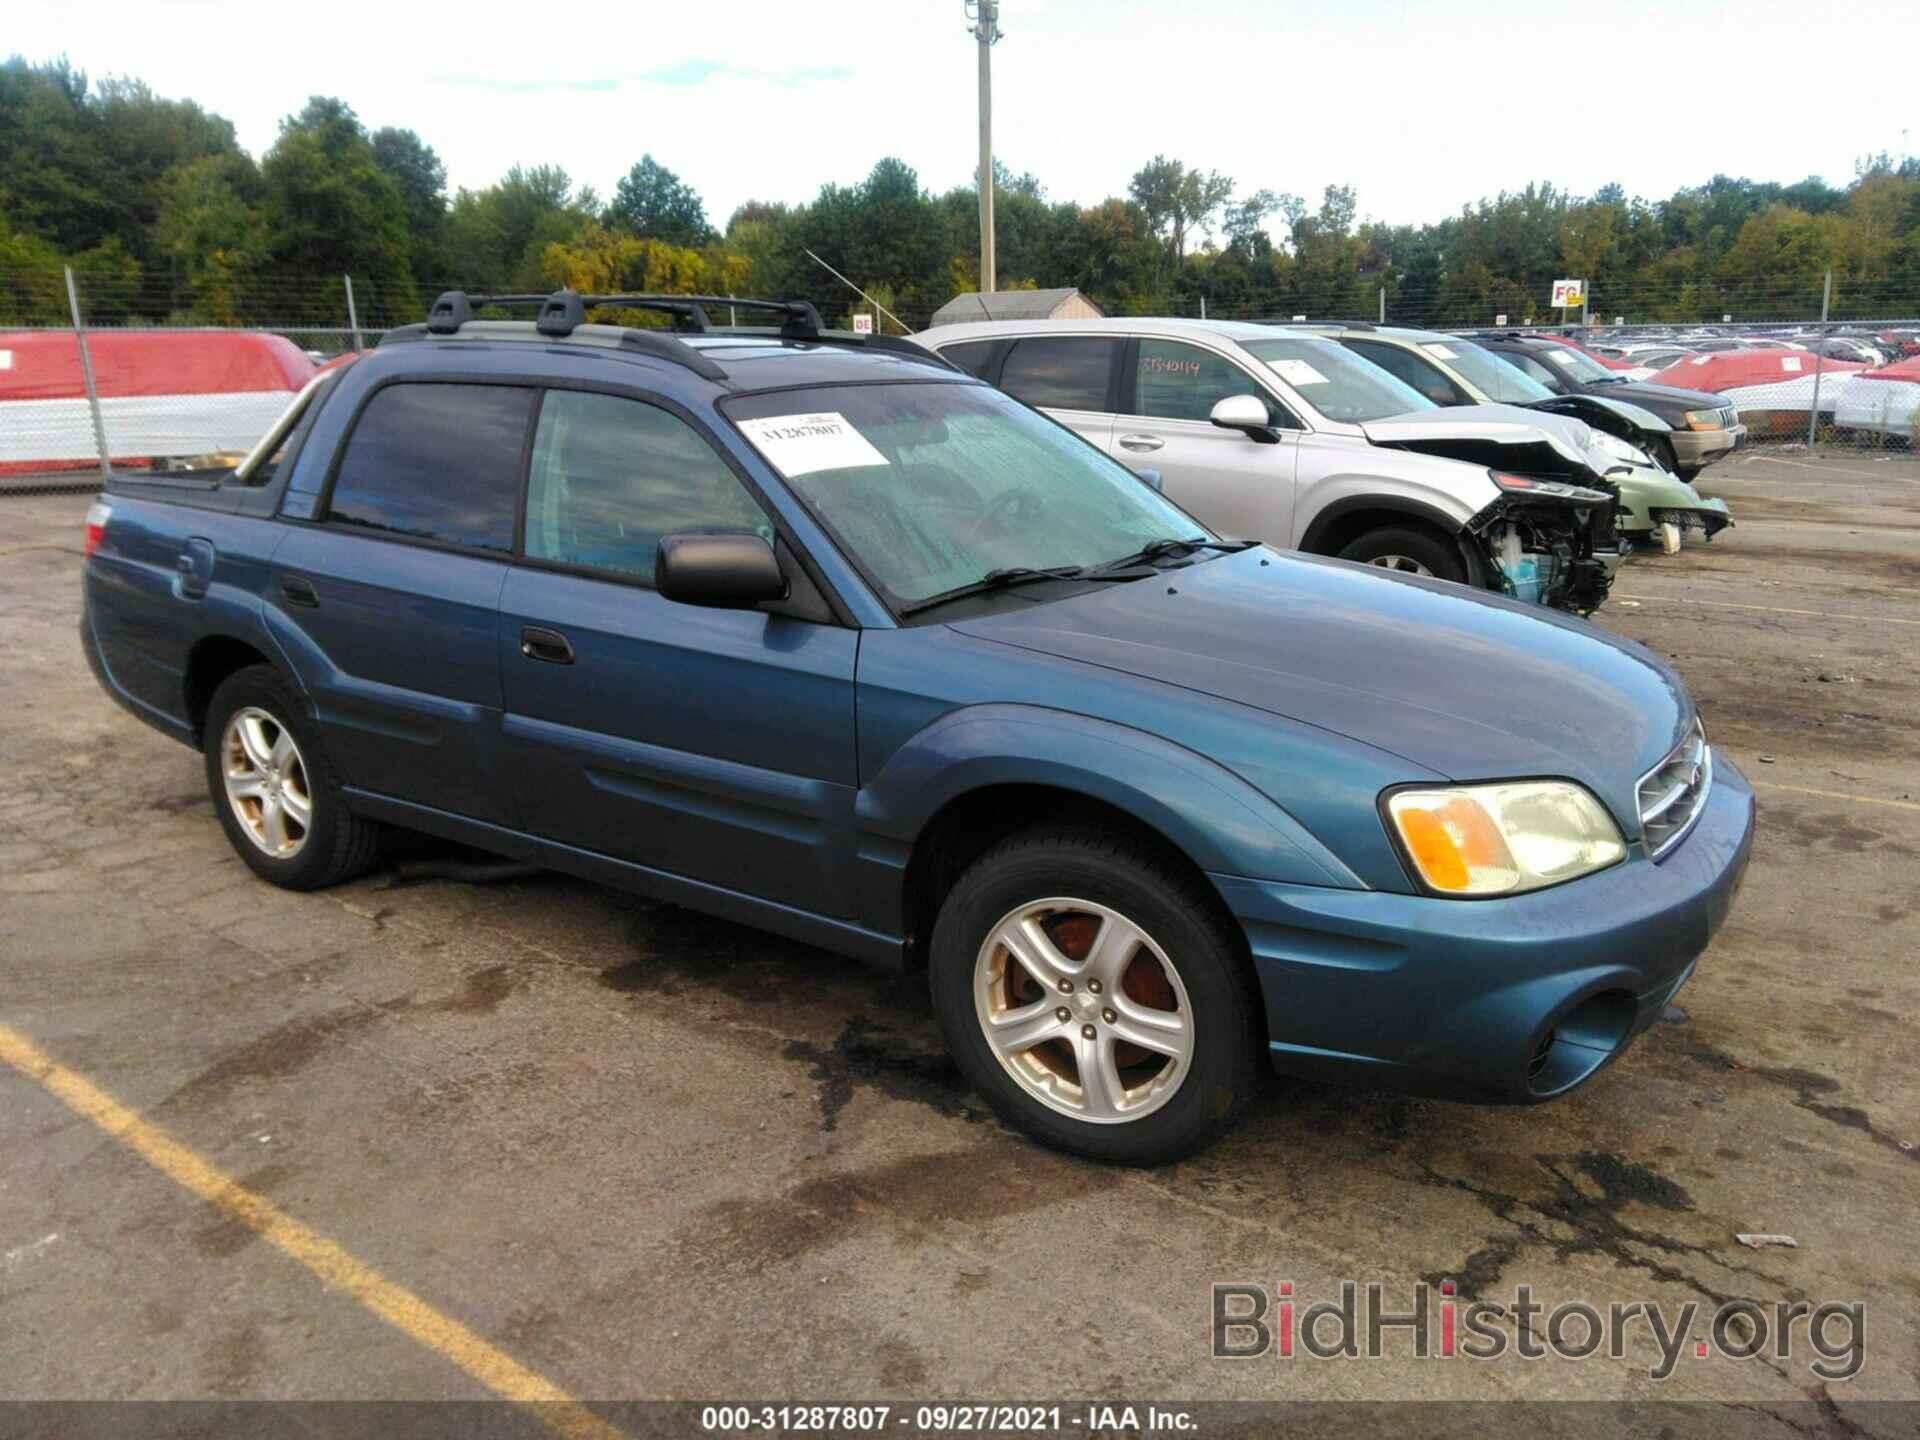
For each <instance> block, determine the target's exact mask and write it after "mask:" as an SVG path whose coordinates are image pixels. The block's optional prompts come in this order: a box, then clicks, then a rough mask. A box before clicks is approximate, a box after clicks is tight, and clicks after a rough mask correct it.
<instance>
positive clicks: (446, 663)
mask: <svg viewBox="0 0 1920 1440" xmlns="http://www.w3.org/2000/svg"><path fill="white" fill-rule="evenodd" d="M534 394H535V392H534V391H533V390H532V389H530V388H528V387H526V386H520V385H491V384H478V383H460V384H449V383H444V382H420V381H399V382H396V383H392V384H388V385H384V386H382V387H380V388H379V389H377V390H374V391H373V392H372V393H371V394H370V395H369V396H368V397H367V399H366V400H365V402H364V403H363V405H362V406H361V409H360V412H359V414H358V416H357V417H356V418H355V419H354V421H353V425H352V429H351V430H350V431H349V433H348V435H347V438H346V442H345V444H344V446H343V447H342V448H341V450H340V453H339V456H338V459H337V461H336V464H335V469H334V473H333V475H332V477H331V479H330V480H329V482H328V485H327V488H326V494H325V496H324V498H323V503H322V508H321V509H320V512H319V517H320V518H319V519H318V520H317V521H316V522H314V523H310V524H297V523H290V524H288V525H287V527H286V528H287V536H286V539H285V540H284V541H283V542H282V543H281V545H280V546H279V548H278V549H277V550H275V551H274V554H273V559H272V563H271V572H270V574H269V576H268V578H267V583H266V587H265V595H264V599H265V604H266V614H267V620H268V624H269V628H270V629H272V631H273V632H274V635H275V637H276V638H277V639H278V640H279V641H280V644H281V647H282V649H283V650H284V651H285V653H286V654H287V656H288V658H289V660H290V662H291V663H292V665H293V667H294V670H295V671H296V673H297V674H298V675H299V677H300V679H301V681H302V683H303V684H304V685H305V686H306V688H307V691H308V693H309V694H310V695H311V696H312V697H313V700H314V704H315V708H316V711H317V714H318V719H319V723H320V726H321V730H322V733H323V735H324V736H325V739H326V745H327V753H328V755H329V756H330V757H331V759H332V760H333V762H334V764H335V765H336V766H337V767H338V768H339V769H340V771H341V772H342V775H343V776H344V778H345V779H346V781H347V783H348V784H349V785H352V786H354V787H356V788H359V789H363V790H369V791H372V792H374V793H376V794H380V795H386V796H391V797H394V798H396V799H400V800H407V801H411V802H413V803H415V804H419V805H426V806H431V807H432V808H434V809H438V810H448V811H452V812H453V813H455V814H459V815H466V816H471V817H473V818H475V819H480V820H486V821H490V822H492V823H496V824H511V823H512V821H513V810H512V806H511V803H510V801H509V800H508V798H507V795H506V790H505V787H504V786H503V785H502V784H501V783H500V778H499V775H498V772H497V771H496V769H495V763H494V762H495V760H496V759H497V749H496V745H497V738H498V731H499V719H500V704H501V693H500V663H499V657H498V654H497V650H496V645H495V639H494V635H495V629H496V623H497V622H496V612H497V609H498V606H499V600H500V587H501V586H502V585H503V584H504V583H505V581H506V577H507V562H508V557H509V556H510V554H511V553H512V550H513V536H514V523H515V517H516V512H517V508H518V504H519V495H520V475H521V470H522V467H523V464H524V461H525V454H526V446H527V440H528V437H529V434H530V430H531V422H532V418H533V401H534Z"/></svg>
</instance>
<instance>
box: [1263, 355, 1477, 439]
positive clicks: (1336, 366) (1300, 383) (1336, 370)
mask: <svg viewBox="0 0 1920 1440" xmlns="http://www.w3.org/2000/svg"><path fill="white" fill-rule="evenodd" d="M1240 348H1241V349H1242V350H1244V351H1246V352H1247V353H1248V354H1249V355H1251V356H1253V358H1254V359H1256V360H1258V361H1260V362H1262V363H1263V364H1265V365H1266V366H1267V368H1268V369H1270V370H1272V371H1273V373H1274V374H1276V375H1278V376H1279V377H1280V378H1281V379H1282V380H1284V381H1286V382H1287V384H1289V385H1291V386H1292V387H1293V388H1294V390H1295V391H1297V392H1298V393H1299V396H1300V398H1301V399H1302V400H1305V401H1306V402H1307V403H1308V404H1309V405H1311V406H1312V407H1313V408H1314V409H1315V410H1317V411H1319V412H1320V413H1321V414H1322V415H1324V416H1326V418H1327V419H1329V420H1344V421H1346V422H1348V423H1350V424H1355V425H1357V424H1359V423H1361V422H1362V421H1366V420H1379V419H1383V418H1384V417H1386V416H1388V415H1405V414H1407V413H1408V412H1409V411H1413V410H1434V409H1437V408H1439V407H1437V406H1436V405H1435V404H1434V403H1433V402H1432V401H1431V400H1429V399H1427V397H1426V396H1424V395H1422V394H1421V393H1420V392H1419V391H1418V390H1416V389H1414V388H1413V387H1412V386H1411V385H1409V384H1407V383H1406V381H1404V380H1401V379H1399V378H1398V377H1397V376H1393V375H1389V374H1388V373H1387V372H1386V371H1384V370H1382V369H1381V368H1380V367H1379V366H1378V365H1375V364H1374V363H1373V362H1372V361H1371V360H1363V359H1362V358H1361V357H1360V356H1358V355H1356V354H1354V353H1353V352H1352V351H1351V350H1349V349H1347V348H1346V347H1345V346H1342V345H1338V344H1335V343H1334V342H1333V341H1331V340H1300V339H1285V340H1242V341H1241V342H1240Z"/></svg>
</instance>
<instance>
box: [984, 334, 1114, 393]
mask: <svg viewBox="0 0 1920 1440" xmlns="http://www.w3.org/2000/svg"><path fill="white" fill-rule="evenodd" d="M1120 345H1121V342H1120V341H1118V340H1105V339H1101V338H1099V337H1098V336H1087V335H1081V336H1068V335H1062V336H1058V337H1056V336H1044V337H1034V338H1030V339H1026V340H1016V341H1014V342H1013V349H1012V350H1010V351H1009V352H1008V353H1007V362H1006V364H1005V365H1004V366H1002V367H1001V370H1000V388H1001V389H1002V390H1004V391H1006V392H1007V393H1008V394H1009V395H1011V396H1013V397H1014V398H1015V399H1017V400H1024V401H1026V402H1027V404H1029V405H1031V406H1033V407H1034V408H1035V409H1037V410H1105V409H1107V408H1108V406H1107V396H1108V395H1109V394H1110V393H1111V391H1112V385H1113V372H1114V369H1115V367H1116V366H1118V365H1119V363H1120Z"/></svg>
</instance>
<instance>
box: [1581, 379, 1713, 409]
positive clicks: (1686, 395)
mask: <svg viewBox="0 0 1920 1440" xmlns="http://www.w3.org/2000/svg"><path fill="white" fill-rule="evenodd" d="M1595 398H1596V399H1620V400H1626V401H1629V402H1631V403H1632V404H1635V405H1658V406H1661V407H1663V408H1665V409H1669V410H1670V409H1673V408H1675V407H1676V406H1677V407H1680V408H1682V409H1686V410H1718V409H1719V408H1720V407H1721V406H1722V405H1723V404H1725V403H1726V402H1725V401H1724V400H1722V399H1721V398H1720V397H1719V396H1718V395H1710V394H1708V393H1707V392H1706V391H1705V390H1686V389H1682V388H1681V387H1680V386H1678V385H1658V384H1654V383H1652V382H1650V381H1646V380H1633V381H1629V382H1628V383H1627V384H1625V385H1605V386H1602V387H1601V389H1600V390H1599V392H1598V393H1597V394H1596V396H1595Z"/></svg>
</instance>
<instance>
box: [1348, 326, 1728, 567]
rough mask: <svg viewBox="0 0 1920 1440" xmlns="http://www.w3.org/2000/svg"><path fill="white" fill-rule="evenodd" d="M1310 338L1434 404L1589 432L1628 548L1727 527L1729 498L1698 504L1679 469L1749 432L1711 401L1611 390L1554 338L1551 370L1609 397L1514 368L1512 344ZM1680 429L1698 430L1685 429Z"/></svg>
mask: <svg viewBox="0 0 1920 1440" xmlns="http://www.w3.org/2000/svg"><path fill="white" fill-rule="evenodd" d="M1315 333H1320V334H1328V335H1333V336H1336V337H1337V338H1338V339H1339V340H1340V342H1341V343H1342V344H1343V345H1345V346H1346V347H1347V348H1348V349H1349V350H1351V351H1353V352H1354V353H1355V354H1357V355H1361V356H1364V357H1365V358H1366V359H1368V360H1371V361H1372V362H1373V363H1374V364H1376V365H1378V366H1379V367H1380V368H1381V369H1383V370H1387V371H1391V372H1392V373H1393V374H1394V375H1396V376H1398V377H1399V378H1400V379H1402V380H1404V381H1406V382H1407V384H1409V385H1411V386H1412V387H1413V388H1414V389H1416V390H1418V391H1419V392H1420V393H1421V394H1422V395H1424V396H1426V397H1427V399H1429V400H1431V401H1432V402H1433V403H1434V404H1436V405H1440V406H1444V407H1449V408H1451V407H1455V406H1469V405H1473V406H1484V405H1506V406H1519V407H1520V408H1521V409H1525V410H1533V411H1539V412H1543V413H1546V414H1551V415H1562V416H1566V417H1569V418H1571V419H1574V420H1578V421H1580V422H1581V423H1583V424H1585V425H1586V426H1588V427H1589V428H1590V429H1591V430H1593V431H1594V433H1595V437H1596V443H1597V444H1598V445H1599V446H1600V447H1601V448H1602V449H1604V450H1606V451H1607V452H1608V453H1609V454H1611V455H1612V456H1613V457H1614V460H1615V461H1616V462H1617V464H1618V466H1619V468H1618V469H1617V470H1616V471H1615V472H1614V474H1613V480H1614V482H1615V484H1616V485H1617V487H1618V488H1619V491H1620V508H1619V510H1618V512H1617V513H1616V515H1615V517H1614V523H1615V525H1616V527H1617V528H1618V529H1619V531H1620V534H1621V537H1622V538H1623V539H1624V540H1626V541H1627V543H1628V544H1629V545H1630V546H1639V545H1646V544H1649V543H1658V544H1659V545H1660V547H1661V548H1662V549H1664V550H1665V551H1666V552H1667V553H1668V554H1669V555H1673V554H1677V553H1678V552H1679V550H1680V546H1681V542H1682V539H1683V538H1684V537H1685V536H1686V535H1687V534H1688V533H1689V532H1697V533H1698V534H1699V536H1700V538H1701V539H1703V540H1711V539H1712V538H1713V537H1714V536H1715V535H1716V534H1718V533H1719V532H1720V531H1721V530H1724V529H1725V528H1726V527H1727V526H1729V525H1731V524H1733V516H1732V514H1731V513H1730V512H1729V511H1728V509H1727V502H1726V501H1724V500H1721V499H1718V498H1716V499H1711V500H1709V499H1706V498H1703V497H1702V496H1701V494H1700V492H1699V491H1697V490H1695V489H1694V488H1693V485H1692V484H1691V479H1692V476H1691V475H1688V474H1686V473H1685V472H1684V471H1683V469H1682V468H1681V467H1682V466H1683V464H1684V463H1685V462H1688V461H1691V462H1692V464H1693V467H1694V472H1695V473H1697V472H1698V467H1699V466H1700V465H1702V464H1705V463H1706V461H1705V460H1704V459H1702V458H1701V457H1702V456H1703V455H1717V454H1719V453H1721V450H1720V449H1719V448H1717V447H1721V446H1725V447H1731V446H1733V445H1735V444H1737V443H1738V442H1739V441H1740V440H1741V439H1742V438H1743V437H1744V436H1745V434H1746V429H1745V427H1744V426H1742V425H1740V423H1739V415H1738V413H1737V412H1736V411H1735V410H1734V409H1733V407H1731V406H1728V405H1725V404H1723V403H1722V402H1721V401H1720V400H1719V398H1718V397H1716V396H1713V395H1702V394H1697V393H1694V394H1690V393H1689V392H1685V391H1681V390H1673V389H1668V388H1666V387H1660V386H1641V385H1631V384H1628V383H1627V382H1625V381H1618V383H1617V384H1616V383H1615V382H1616V381H1617V380H1618V377H1615V376H1612V375H1611V374H1610V372H1608V371H1606V370H1604V369H1602V367H1601V366H1599V365H1597V364H1595V363H1594V362H1593V361H1591V360H1589V359H1587V357H1586V356H1584V355H1582V354H1581V353H1580V352H1579V351H1578V350H1574V349H1571V348H1569V347H1568V346H1565V345H1561V344H1556V343H1552V342H1545V341H1543V342H1540V345H1541V348H1542V349H1543V350H1544V351H1545V352H1547V358H1548V359H1549V360H1551V361H1552V363H1553V367H1554V368H1555V369H1558V370H1571V369H1572V368H1573V367H1588V369H1589V370H1591V371H1592V372H1594V373H1597V374H1598V375H1600V376H1601V377H1602V382H1601V383H1604V384H1605V385H1606V386H1607V387H1608V391H1607V393H1605V394H1601V393H1597V386H1596V387H1592V388H1581V387H1564V388H1562V387H1556V386H1553V385H1549V384H1546V383H1543V382H1542V381H1541V380H1540V379H1538V378H1536V377H1535V375H1534V374H1533V373H1532V370H1531V369H1529V368H1528V367H1527V366H1523V365H1516V364H1515V363H1513V357H1512V356H1511V355H1510V354H1508V353H1507V351H1508V350H1509V349H1511V347H1510V346H1504V345H1503V344H1502V342H1500V341H1489V343H1487V344H1484V345H1483V344H1481V343H1479V340H1478V339H1469V338H1466V337H1464V336H1460V335H1449V334H1443V333H1441V332H1440V331H1436V330H1409V329H1407V328H1405V327H1403V326H1387V325H1366V324H1359V323H1348V324H1342V325H1331V326H1318V327H1315ZM1496 347H1499V348H1498V353H1496ZM1536 368H1538V367H1536ZM1583 373H1585V372H1583ZM1689 406H1690V407H1692V408H1691V409H1689V408H1688V407H1689ZM1659 412H1664V413H1659ZM1679 424H1686V425H1689V426H1691V427H1694V428H1691V429H1689V430H1687V431H1685V432H1682V431H1681V430H1680V429H1678V428H1677V426H1678V425H1679Z"/></svg>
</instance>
